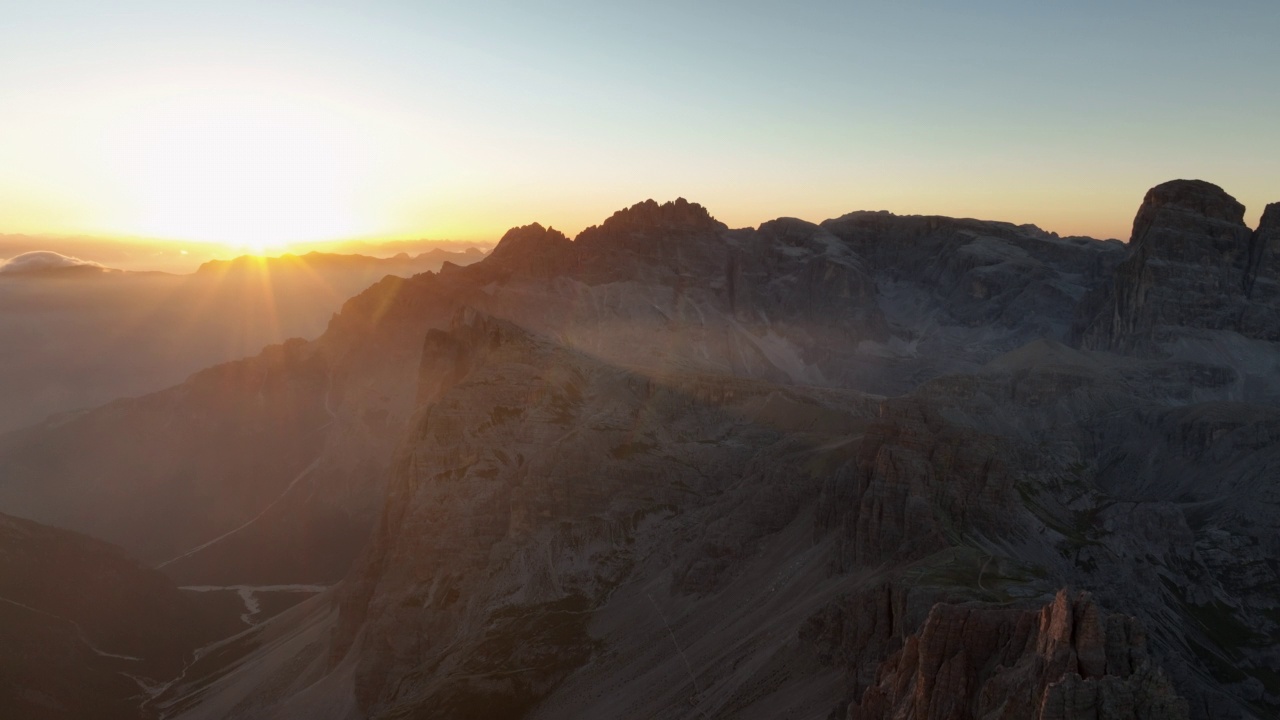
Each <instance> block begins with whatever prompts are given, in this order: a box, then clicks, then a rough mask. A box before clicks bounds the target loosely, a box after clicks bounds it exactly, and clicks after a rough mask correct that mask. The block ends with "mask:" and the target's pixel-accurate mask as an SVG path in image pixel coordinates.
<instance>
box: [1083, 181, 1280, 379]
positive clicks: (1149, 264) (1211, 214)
mask: <svg viewBox="0 0 1280 720" xmlns="http://www.w3.org/2000/svg"><path fill="white" fill-rule="evenodd" d="M1244 210H1245V208H1244V205H1242V204H1240V203H1239V202H1238V201H1237V200H1236V199H1235V198H1233V197H1232V196H1231V195H1229V194H1227V192H1226V191H1224V190H1223V189H1222V188H1220V187H1218V186H1217V185H1213V184H1212V183H1207V182H1204V181H1202V180H1173V181H1170V182H1167V183H1163V184H1161V185H1157V186H1156V187H1154V188H1151V190H1149V191H1148V192H1147V195H1146V198H1145V199H1144V200H1143V203H1142V206H1141V207H1140V208H1139V209H1138V214H1137V216H1136V217H1135V218H1134V221H1133V236H1132V238H1131V239H1130V241H1129V251H1130V254H1129V257H1128V258H1127V259H1126V260H1125V261H1124V262H1123V263H1121V264H1120V265H1119V267H1117V268H1116V274H1115V278H1114V280H1113V283H1112V285H1111V286H1110V287H1108V288H1105V289H1104V291H1103V292H1104V294H1105V295H1106V297H1101V296H1099V297H1097V298H1095V299H1094V300H1090V301H1087V302H1085V303H1083V305H1082V307H1083V308H1084V309H1085V314H1087V315H1091V316H1092V317H1091V318H1089V319H1088V320H1087V322H1088V323H1089V327H1087V328H1085V329H1084V331H1083V333H1082V336H1081V337H1082V343H1083V345H1084V346H1085V347H1087V348H1106V349H1111V350H1121V351H1124V352H1139V353H1140V354H1156V355H1160V354H1164V353H1165V351H1164V350H1162V349H1161V348H1162V347H1164V346H1167V345H1170V344H1171V343H1174V342H1176V341H1177V339H1178V338H1180V337H1181V338H1184V339H1185V338H1186V337H1189V334H1188V333H1190V334H1191V335H1194V334H1195V333H1196V332H1197V331H1202V330H1232V331H1235V332H1238V333H1240V334H1242V335H1245V336H1246V337H1254V338H1263V339H1270V338H1271V337H1273V336H1274V335H1275V331H1274V330H1273V329H1272V328H1273V326H1274V322H1273V321H1274V319H1275V318H1276V317H1280V293H1276V292H1273V291H1272V286H1273V284H1274V282H1273V281H1274V280H1277V279H1280V272H1277V271H1278V270H1280V268H1269V269H1268V268H1266V267H1264V265H1267V262H1266V260H1265V259H1264V256H1265V255H1266V247H1268V240H1267V238H1268V237H1270V236H1271V234H1277V233H1280V227H1276V226H1280V212H1277V213H1272V215H1273V217H1272V219H1270V220H1269V221H1267V222H1264V223H1263V225H1262V226H1260V227H1259V231H1258V232H1257V233H1255V232H1253V231H1251V230H1250V229H1249V227H1248V226H1247V225H1245V224H1244ZM1265 219H1266V218H1264V220H1265ZM1272 245H1274V242H1273V243H1272ZM1272 264H1274V261H1272ZM1251 298H1252V300H1251ZM1259 298H1262V299H1263V301H1262V302H1258V300H1259Z"/></svg>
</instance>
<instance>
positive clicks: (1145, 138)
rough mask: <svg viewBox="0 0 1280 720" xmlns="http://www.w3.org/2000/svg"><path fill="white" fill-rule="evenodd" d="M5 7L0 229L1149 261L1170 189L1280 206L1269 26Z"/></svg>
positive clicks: (748, 9) (1128, 13)
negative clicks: (952, 232)
mask: <svg viewBox="0 0 1280 720" xmlns="http://www.w3.org/2000/svg"><path fill="white" fill-rule="evenodd" d="M3 13H4V14H3V18H4V21H3V22H2V23H0V108H3V113H2V114H0V232H5V231H15V232H41V231H44V232H92V233H101V234H143V235H163V236H173V237H185V238H190V239H226V240H227V241H230V242H239V241H245V238H249V237H250V236H254V238H255V239H254V240H253V241H255V242H256V241H258V240H262V241H263V242H264V243H266V244H270V242H273V240H272V238H274V237H276V236H278V238H279V240H280V241H286V240H302V239H326V237H338V236H345V235H366V236H369V235H376V236H412V235H427V236H435V237H446V236H452V237H464V236H465V237H477V238H478V237H485V236H496V235H497V234H500V233H501V231H502V230H503V229H504V228H505V227H508V226H510V225H512V224H516V223H525V222H531V221H534V220H539V221H541V222H543V223H551V224H554V225H556V226H558V227H564V228H565V229H566V230H569V231H571V232H572V231H576V230H578V229H580V228H581V227H582V226H584V225H586V224H590V223H593V222H596V221H598V220H599V219H602V218H603V217H605V216H607V214H608V213H609V212H611V211H612V210H614V209H616V208H618V207H620V206H623V205H626V204H630V203H632V202H636V201H638V200H642V199H644V198H648V197H654V198H656V199H659V200H661V199H669V198H672V197H675V196H677V195H682V196H685V197H688V198H689V199H691V200H696V201H699V202H702V203H703V204H705V205H707V206H708V207H709V208H710V209H711V210H712V212H713V213H714V214H716V215H717V216H718V217H720V218H721V219H722V220H724V221H726V222H728V223H729V224H730V225H747V224H757V223H759V222H761V221H763V220H766V219H769V218H772V217H775V216H778V215H795V216H800V217H805V218H808V219H812V220H821V219H824V218H826V217H831V216H835V215H839V214H842V213H844V212H847V211H849V210H855V209H888V210H893V211H895V212H900V213H942V214H952V215H970V216H979V217H988V218H995V219H1007V220H1011V221H1016V222H1035V223H1037V224H1040V225H1042V226H1044V227H1047V228H1048V229H1051V230H1057V231H1059V232H1063V233H1088V234H1094V235H1110V236H1119V237H1127V234H1128V229H1129V224H1130V223H1131V221H1132V217H1133V213H1134V211H1135V210H1136V208H1137V204H1138V203H1139V201H1140V200H1141V196H1142V193H1143V192H1144V191H1145V190H1146V189H1147V188H1148V187H1150V186H1151V185H1154V184H1156V183H1158V182H1161V181H1164V180H1168V179H1172V178H1175V177H1198V178H1202V179H1206V180H1210V181H1212V182H1217V183H1218V184H1220V185H1222V186H1224V187H1225V188H1226V189H1227V190H1228V191H1229V192H1231V193H1232V194H1234V195H1235V196H1236V197H1237V198H1239V199H1240V200H1241V201H1242V202H1244V203H1245V204H1246V205H1247V206H1248V207H1249V215H1248V219H1249V220H1250V222H1253V221H1255V220H1256V218H1257V215H1258V213H1259V212H1260V211H1261V209H1262V205H1263V204H1264V203H1265V202H1269V201H1277V200H1280V132H1278V131H1277V127H1280V83H1277V78H1278V77H1280V43H1278V42H1277V41H1276V38H1280V2H1276V1H1275V0H1269V1H1266V2H1264V1H1262V0H1258V1H1253V0H1229V1H1228V2H1221V3H1208V2H1203V1H1201V2H1185V1H1182V0H1171V1H1168V2H1154V1H1152V2H1132V1H1131V2H1126V1H1124V0H1118V1H1112V2H1092V1H1088V0H1076V1H1074V2H1028V1H1026V0H1023V1H1021V2H1006V1H1004V0H971V1H969V2H945V3H938V2H935V3H924V2H905V1H901V2H887V1H885V2H843V3H828V2H811V3H802V4H798V5H797V4H794V3H781V2H778V3H771V2H701V3H674V2H650V3H645V4H628V5H620V4H612V5H606V4H602V3H598V2H579V1H573V2H569V1H565V2H551V3H515V2H468V3H434V2H412V3H411V2H403V3H386V2H382V3H378V2H369V3H336V2H330V3H316V2H305V3H304V2H294V3H290V2H275V3H257V2H243V1H236V0H228V1H226V2H221V3H183V2H173V1H170V2H115V3H102V2H81V1H77V0H43V1H42V2H38V3H35V2H31V3H22V4H21V5H19V6H17V7H7V8H5V10H4V11H3ZM251 226H252V227H258V228H264V229H265V230H263V233H265V234H263V235H262V237H257V236H256V235H255V234H254V231H253V230H252V229H251ZM223 235H227V236H243V237H226V238H223V237H222V236H223Z"/></svg>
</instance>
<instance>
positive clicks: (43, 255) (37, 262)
mask: <svg viewBox="0 0 1280 720" xmlns="http://www.w3.org/2000/svg"><path fill="white" fill-rule="evenodd" d="M73 267H95V268H101V267H102V265H101V264H100V263H96V262H93V261H92V260H81V259H80V258H77V257H71V256H70V255H63V254H62V253H56V252H53V251H52V250H33V251H32V252H25V253H22V254H21V255H15V256H13V257H11V258H9V259H8V260H0V273H29V272H41V271H44V270H58V269H62V268H73Z"/></svg>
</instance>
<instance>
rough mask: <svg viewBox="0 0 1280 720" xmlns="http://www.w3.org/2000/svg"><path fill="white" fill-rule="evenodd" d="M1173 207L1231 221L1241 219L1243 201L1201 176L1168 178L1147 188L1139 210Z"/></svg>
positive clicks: (1152, 210)
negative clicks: (1198, 177)
mask: <svg viewBox="0 0 1280 720" xmlns="http://www.w3.org/2000/svg"><path fill="white" fill-rule="evenodd" d="M1159 210H1173V211H1177V212H1184V213H1188V214H1191V215H1201V216H1204V217H1206V218H1210V219H1213V220H1222V221H1225V222H1230V223H1237V224H1238V223H1242V222H1244V205H1242V204H1240V202H1239V201H1237V200H1236V199H1235V198H1234V197H1231V195H1229V194H1227V191H1225V190H1223V189H1222V188H1220V187H1218V186H1217V185H1214V184H1213V183H1209V182H1205V181H1204V180H1170V181H1169V182H1165V183H1161V184H1159V185H1157V186H1155V187H1153V188H1151V189H1150V190H1148V191H1147V195H1146V197H1145V198H1143V200H1142V206H1141V207H1140V208H1139V210H1138V215H1139V217H1141V216H1142V215H1143V214H1144V213H1150V212H1156V211H1159ZM1135 239H1137V238H1136V237H1135Z"/></svg>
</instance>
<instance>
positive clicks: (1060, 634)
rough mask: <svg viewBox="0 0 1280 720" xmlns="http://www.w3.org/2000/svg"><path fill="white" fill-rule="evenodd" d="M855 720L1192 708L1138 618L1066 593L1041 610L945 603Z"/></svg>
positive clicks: (1114, 719) (1181, 711) (1128, 719)
mask: <svg viewBox="0 0 1280 720" xmlns="http://www.w3.org/2000/svg"><path fill="white" fill-rule="evenodd" d="M848 717H849V718H850V720H872V719H875V718H886V719H887V718H900V717H910V718H918V719H919V720H931V719H933V718H939V719H940V718H984V719H988V720H997V719H1003V718H1007V719H1008V720H1013V719H1014V718H1036V719H1037V720H1045V719H1047V718H1052V719H1053V720H1077V719H1084V718H1089V719H1090V720H1094V719H1096V720H1139V719H1145V718H1151V719H1153V720H1154V719H1156V718H1159V719H1160V720H1178V719H1179V718H1186V717H1187V705H1186V701H1185V700H1183V699H1182V698H1180V697H1178V696H1177V693H1176V692H1175V691H1174V689H1173V687H1172V686H1171V684H1170V683H1169V681H1168V679H1166V678H1165V677H1164V675H1163V674H1162V673H1161V672H1160V671H1159V669H1157V668H1155V667H1154V666H1153V665H1152V663H1151V661H1150V658H1149V657H1148V656H1147V653H1146V647H1145V638H1144V637H1143V634H1142V631H1141V629H1140V628H1139V627H1138V626H1137V625H1136V623H1134V621H1133V619H1132V618H1126V617H1122V616H1119V615H1105V614H1104V613H1103V612H1102V611H1101V610H1099V608H1098V606H1097V604H1096V603H1094V602H1093V600H1092V598H1090V597H1089V595H1088V594H1087V593H1082V594H1077V595H1074V596H1073V595H1071V594H1069V593H1067V592H1066V591H1065V590H1064V591H1060V592H1059V593H1058V595H1057V596H1056V597H1055V598H1054V600H1053V602H1052V603H1050V604H1048V605H1046V606H1044V607H1043V608H1042V609H1041V610H1040V611H1039V612H1035V611H1026V610H1003V609H993V608H985V607H967V606H959V605H944V604H940V605H936V606H935V607H934V608H933V611H932V612H930V613H929V617H928V619H927V620H925V623H924V627H923V628H921V630H920V632H919V633H917V634H915V635H912V636H911V637H909V638H907V640H906V643H905V644H904V645H903V648H902V649H901V650H899V651H898V652H897V653H895V654H894V655H893V656H892V657H890V658H889V659H888V660H887V661H886V662H885V664H884V665H883V666H882V667H881V669H880V672H879V673H878V675H877V677H876V682H875V684H874V685H873V686H872V687H870V688H869V689H868V690H867V691H866V693H865V694H864V695H863V697H862V700H861V702H860V703H858V704H856V705H852V706H850V708H849V712H848Z"/></svg>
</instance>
